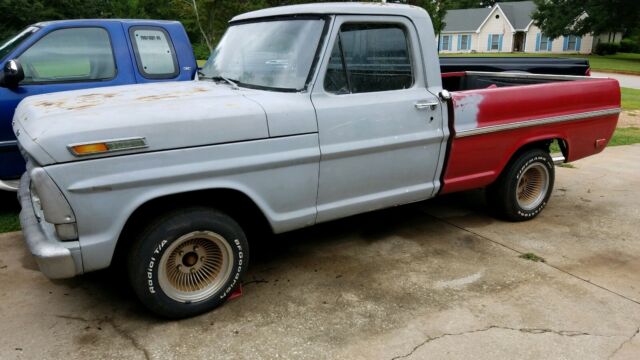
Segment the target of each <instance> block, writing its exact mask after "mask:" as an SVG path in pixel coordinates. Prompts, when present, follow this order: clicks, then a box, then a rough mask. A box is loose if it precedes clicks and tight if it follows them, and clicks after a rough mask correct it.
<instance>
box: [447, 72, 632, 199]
mask: <svg viewBox="0 0 640 360" xmlns="http://www.w3.org/2000/svg"><path fill="white" fill-rule="evenodd" d="M443 86H444V87H445V88H446V89H447V90H449V91H451V92H452V93H451V95H452V101H451V104H450V106H449V130H450V133H451V138H450V139H451V140H450V142H449V148H450V149H449V159H448V162H447V168H446V169H445V172H444V173H443V174H444V175H443V179H442V180H443V183H444V186H443V189H442V192H443V193H449V192H454V191H463V190H467V189H472V188H479V187H484V186H487V185H489V184H491V183H493V182H494V181H495V180H496V179H497V177H498V175H499V174H500V173H501V171H502V169H503V168H504V167H505V165H506V164H507V163H508V162H509V160H510V159H511V157H512V156H513V154H514V153H516V152H517V150H518V149H521V148H522V147H523V146H525V147H526V145H527V144H529V143H534V142H536V141H540V140H542V139H550V138H551V139H557V140H559V141H560V142H561V144H562V145H561V147H562V148H563V155H564V157H565V158H566V161H574V160H577V159H581V158H583V157H586V156H589V155H593V154H596V153H598V152H600V151H602V149H604V147H605V146H606V145H607V143H608V142H609V140H610V139H611V136H612V134H613V132H614V130H615V128H616V124H617V121H618V114H619V112H620V88H619V85H618V82H617V81H616V80H613V79H608V78H592V77H580V76H561V75H535V74H514V73H483V72H460V73H448V74H443Z"/></svg>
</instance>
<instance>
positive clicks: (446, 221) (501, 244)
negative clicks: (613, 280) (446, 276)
mask: <svg viewBox="0 0 640 360" xmlns="http://www.w3.org/2000/svg"><path fill="white" fill-rule="evenodd" d="M423 213H424V214H426V215H428V216H431V217H432V218H434V219H436V220H438V221H440V222H442V223H445V224H447V225H451V226H453V227H455V228H457V229H460V230H462V231H465V232H468V233H470V234H473V235H475V236H477V237H479V238H481V239H485V240H487V241H490V242H492V243H494V244H496V245H499V246H502V247H503V248H505V249H509V250H511V251H513V252H515V253H518V254H520V255H524V254H525V253H524V252H522V251H519V250H516V249H515V248H513V247H511V246H508V245H506V244H503V243H501V242H499V241H497V240H493V239H491V238H490V237H487V236H484V235H482V234H479V233H477V232H475V231H473V230H470V229H467V228H465V227H464V226H461V225H458V224H456V223H453V222H451V221H448V220H446V219H442V218H439V217H437V216H435V215H431V214H429V213H428V212H426V211H423ZM541 264H544V265H546V266H549V267H550V268H552V269H555V270H558V271H560V272H562V273H565V274H567V275H569V276H571V277H574V278H576V279H578V280H580V281H583V282H586V283H587V284H589V285H593V286H595V287H597V288H600V289H602V290H604V291H606V292H609V293H611V294H614V295H617V296H619V297H621V298H623V299H625V300H628V301H631V302H632V303H635V304H638V305H640V301H637V300H634V299H632V298H630V297H628V296H625V295H623V294H620V293H618V292H616V291H614V290H611V289H609V288H606V287H604V286H602V285H599V284H596V283H594V282H592V281H590V280H588V279H585V278H583V277H580V276H578V275H576V274H573V273H571V272H569V271H567V270H564V269H562V268H559V267H558V266H555V265H552V264H549V262H548V261H546V262H542V263H541Z"/></svg>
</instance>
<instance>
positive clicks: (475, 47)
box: [438, 1, 622, 54]
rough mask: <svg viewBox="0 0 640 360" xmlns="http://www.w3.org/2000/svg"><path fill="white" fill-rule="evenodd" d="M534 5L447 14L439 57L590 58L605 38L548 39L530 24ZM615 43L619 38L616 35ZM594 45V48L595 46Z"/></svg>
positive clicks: (504, 4)
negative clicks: (529, 55)
mask: <svg viewBox="0 0 640 360" xmlns="http://www.w3.org/2000/svg"><path fill="white" fill-rule="evenodd" d="M535 10H536V5H535V3H534V2H533V1H514V2H501V3H496V4H495V5H494V6H493V7H490V8H489V7H487V8H479V9H459V10H449V11H448V12H447V15H446V17H445V28H444V30H443V31H442V33H441V34H440V36H439V39H438V41H439V47H440V52H442V53H465V52H528V53H535V52H551V53H563V52H566V53H581V54H589V53H591V50H592V49H593V48H594V46H595V44H597V43H598V42H599V41H603V42H607V36H606V35H602V36H596V37H594V36H593V35H591V34H587V35H584V36H575V35H570V36H562V37H559V38H555V39H551V38H549V37H548V36H545V35H544V34H543V33H542V31H541V30H540V29H539V28H538V27H537V26H536V25H534V23H533V19H532V18H531V15H532V14H533V13H534V12H535ZM615 38H617V39H618V41H619V40H620V39H621V38H622V35H621V34H618V36H616V37H615ZM594 43H595V44H594Z"/></svg>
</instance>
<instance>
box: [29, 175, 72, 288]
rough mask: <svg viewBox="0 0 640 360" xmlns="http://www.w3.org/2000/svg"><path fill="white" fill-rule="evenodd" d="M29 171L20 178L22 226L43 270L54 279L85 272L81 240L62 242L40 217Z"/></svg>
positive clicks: (32, 251) (33, 253) (31, 249)
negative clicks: (31, 191) (32, 198)
mask: <svg viewBox="0 0 640 360" xmlns="http://www.w3.org/2000/svg"><path fill="white" fill-rule="evenodd" d="M30 184H31V180H30V179H29V175H28V172H26V173H25V174H24V175H22V179H20V188H19V190H18V199H19V201H20V205H21V206H22V211H20V225H22V233H23V236H24V239H25V242H26V243H27V246H28V247H29V251H31V254H32V255H33V256H34V258H35V259H36V262H37V263H38V267H40V271H41V272H42V273H43V274H44V275H45V276H47V277H48V278H50V279H65V278H70V277H74V276H76V275H78V274H81V273H82V257H81V254H80V243H79V242H78V241H65V242H61V241H60V240H58V239H57V237H56V235H55V232H54V231H53V230H52V229H51V228H47V226H46V225H47V224H46V223H45V221H44V218H40V219H39V218H38V216H36V211H35V209H34V206H33V203H32V201H31V195H30Z"/></svg>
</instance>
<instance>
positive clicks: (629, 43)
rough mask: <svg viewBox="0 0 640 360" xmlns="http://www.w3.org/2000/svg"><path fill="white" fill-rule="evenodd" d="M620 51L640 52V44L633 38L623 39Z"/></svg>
mask: <svg viewBox="0 0 640 360" xmlns="http://www.w3.org/2000/svg"><path fill="white" fill-rule="evenodd" d="M620 52H624V53H637V52H640V45H639V44H638V43H637V42H636V41H633V40H632V39H623V40H622V41H621V42H620Z"/></svg>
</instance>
